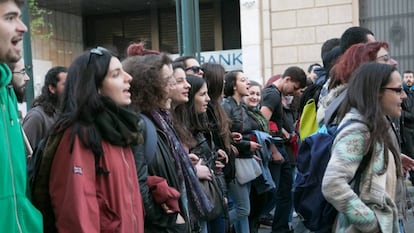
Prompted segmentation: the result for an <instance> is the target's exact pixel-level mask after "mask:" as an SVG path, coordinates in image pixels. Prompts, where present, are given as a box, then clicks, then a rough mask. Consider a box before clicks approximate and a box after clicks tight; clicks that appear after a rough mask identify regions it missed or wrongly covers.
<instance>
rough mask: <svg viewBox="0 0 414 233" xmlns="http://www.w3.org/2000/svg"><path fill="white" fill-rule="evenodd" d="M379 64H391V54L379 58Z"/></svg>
mask: <svg viewBox="0 0 414 233" xmlns="http://www.w3.org/2000/svg"><path fill="white" fill-rule="evenodd" d="M375 60H376V61H377V62H380V63H381V62H382V63H386V64H387V63H389V61H390V60H391V56H390V55H389V54H384V55H382V56H379V57H377V58H376V59H375Z"/></svg>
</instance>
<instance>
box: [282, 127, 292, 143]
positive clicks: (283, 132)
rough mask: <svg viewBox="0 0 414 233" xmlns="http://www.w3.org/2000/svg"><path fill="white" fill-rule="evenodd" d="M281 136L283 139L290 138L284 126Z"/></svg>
mask: <svg viewBox="0 0 414 233" xmlns="http://www.w3.org/2000/svg"><path fill="white" fill-rule="evenodd" d="M282 138H283V140H285V141H286V140H289V139H290V134H289V133H288V131H286V130H285V129H284V128H282Z"/></svg>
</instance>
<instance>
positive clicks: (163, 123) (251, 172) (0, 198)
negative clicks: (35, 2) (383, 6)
mask: <svg viewBox="0 0 414 233" xmlns="http://www.w3.org/2000/svg"><path fill="white" fill-rule="evenodd" d="M22 4H23V2H22V1H20V0H4V1H0V14H1V16H2V17H1V18H0V32H1V33H0V39H1V40H2V41H3V43H2V44H1V45H0V63H1V64H0V104H1V111H2V114H1V116H0V117H1V118H2V120H0V134H1V137H2V138H3V140H1V145H0V161H2V162H1V163H0V168H1V169H0V177H1V178H0V187H1V188H0V190H1V191H0V203H1V206H2V211H1V212H2V214H1V215H0V229H1V231H2V232H25V233H26V232H33V233H40V232H88V233H89V232H125V233H127V232H128V233H129V232H138V233H143V232H148V233H151V232H154V233H159V232H166V233H173V232H177V233H178V232H180V233H185V232H188V233H191V232H201V233H230V232H234V233H257V232H258V229H259V226H260V224H265V223H266V224H269V225H271V232H272V233H288V232H294V229H293V228H292V216H293V215H294V214H296V213H295V211H294V208H293V203H292V185H293V182H294V177H295V164H296V158H297V156H300V154H299V155H298V147H299V145H300V142H301V140H303V139H304V137H305V136H303V135H304V134H302V132H300V129H301V128H302V127H303V125H304V124H308V123H309V122H308V121H309V120H313V121H315V122H316V124H317V127H318V128H323V127H324V126H327V125H330V124H333V123H335V124H338V125H339V126H341V125H345V124H346V126H345V127H344V129H343V130H342V131H341V132H340V133H339V134H338V135H337V137H336V138H335V140H334V143H333V144H332V157H331V159H330V161H329V164H328V166H327V168H326V173H325V175H324V178H323V181H322V192H323V195H324V196H325V198H326V200H327V201H328V202H330V203H331V204H332V205H333V206H334V207H335V209H337V210H338V212H339V214H338V215H337V217H336V221H335V223H334V225H332V226H329V227H328V228H327V229H321V230H320V231H317V232H338V233H349V232H387V233H388V232H393V233H399V232H400V233H404V232H406V231H405V230H404V219H406V214H407V209H408V207H407V203H408V200H407V194H406V182H405V179H406V177H408V178H409V181H411V182H412V183H413V184H414V160H413V159H412V157H414V141H413V140H414V139H413V136H414V126H413V124H414V102H413V101H414V97H413V93H414V92H413V91H414V86H413V84H414V76H413V72H412V71H410V70H407V71H405V72H403V76H401V74H400V72H399V71H398V70H397V62H396V61H395V60H393V59H392V58H391V56H390V55H389V50H390V48H389V45H388V44H387V43H386V42H381V41H375V38H374V34H373V33H372V32H371V31H370V30H368V29H366V28H362V27H351V28H349V29H347V30H346V31H345V32H344V33H343V34H342V36H341V38H332V39H329V40H327V41H326V42H325V43H324V45H323V46H322V49H321V59H322V61H323V65H320V64H317V63H316V64H311V65H310V66H309V68H308V70H307V72H305V71H304V70H303V69H301V68H300V67H297V66H292V67H289V68H287V69H286V70H285V71H284V72H283V73H282V74H280V75H275V76H273V77H271V78H270V79H269V80H268V81H267V83H266V85H264V86H262V85H261V84H260V83H258V82H255V81H253V80H249V77H247V76H246V74H245V73H243V71H241V70H234V71H227V72H226V71H225V69H224V68H223V67H222V66H221V65H220V64H215V63H204V64H202V65H200V63H199V62H198V61H197V59H196V57H192V56H182V57H179V58H177V59H175V60H172V59H171V57H170V56H169V54H167V53H164V52H159V51H155V50H149V49H146V48H145V46H144V43H143V42H139V43H132V44H131V45H130V46H129V47H128V49H127V58H126V59H124V60H123V61H121V60H119V58H118V57H117V55H116V54H114V53H113V52H112V51H109V50H108V49H106V48H103V47H96V48H92V49H90V50H89V51H86V52H84V53H83V54H82V55H81V56H79V57H77V58H76V59H75V60H74V61H73V62H72V64H71V65H70V66H69V67H68V68H66V67H62V66H56V67H53V68H51V69H50V70H49V71H48V72H47V74H46V76H45V81H44V86H43V88H42V91H41V94H40V96H38V97H37V98H36V99H35V100H34V101H33V103H30V104H31V106H32V108H31V109H30V110H29V111H28V113H27V114H26V115H25V116H21V115H19V114H18V110H17V102H23V101H24V93H25V83H26V82H27V81H28V80H29V77H28V76H27V74H26V72H25V69H24V65H23V64H22V59H21V51H20V47H19V45H18V43H19V42H20V41H21V40H22V36H23V33H25V32H26V31H27V27H26V26H25V25H24V23H23V22H22V21H21V19H20V17H21V11H20V7H21V6H22ZM311 90H312V97H316V106H317V110H316V109H315V112H314V113H313V114H314V118H313V119H311V118H309V117H308V118H306V120H307V121H305V120H304V119H305V118H303V117H301V116H302V115H303V114H304V112H303V104H302V103H303V102H304V100H303V99H304V98H305V96H309V95H310V94H309V93H310V91H311ZM315 90H316V92H315ZM301 98H302V100H301ZM302 113H303V114H302ZM349 121H352V122H351V123H349ZM311 131H312V132H315V131H316V129H314V130H311ZM312 132H310V133H309V134H311V133H312ZM299 135H300V136H299ZM39 151H40V152H39ZM39 153H40V155H41V157H40V159H39V158H38V157H35V155H37V154H39ZM364 158H365V159H364ZM35 159H36V160H37V159H39V161H40V162H39V163H40V165H39V166H34V167H33V166H30V168H31V169H34V170H32V171H29V173H28V171H27V170H28V169H27V167H28V166H29V165H28V164H34V163H35V162H36V161H35V162H33V161H34V160H35ZM363 160H364V161H365V160H367V161H368V162H367V163H366V164H365V163H364V166H365V168H364V172H363V173H362V176H361V179H360V183H358V185H359V189H360V192H359V193H358V194H357V193H355V190H354V189H353V188H352V185H351V183H352V182H353V178H354V176H355V173H356V172H357V170H358V167H359V166H360V164H361V163H362V161H363ZM28 174H35V175H36V176H35V178H32V176H29V177H28ZM28 183H30V185H28Z"/></svg>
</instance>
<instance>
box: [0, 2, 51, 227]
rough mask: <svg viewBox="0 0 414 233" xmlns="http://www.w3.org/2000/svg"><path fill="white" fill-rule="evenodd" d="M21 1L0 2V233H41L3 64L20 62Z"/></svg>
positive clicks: (9, 77) (9, 76) (23, 28)
mask: <svg viewBox="0 0 414 233" xmlns="http://www.w3.org/2000/svg"><path fill="white" fill-rule="evenodd" d="M22 5H23V1H22V0H0V41H1V43H0V106H1V108H0V111H1V113H0V118H1V119H0V138H1V140H0V206H1V218H0V232H19V233H23V232H43V226H42V215H41V214H40V212H39V211H38V210H37V209H36V208H35V207H34V206H33V205H32V204H31V203H30V200H29V198H28V197H27V193H28V191H27V178H26V177H27V176H26V174H27V173H26V153H25V148H24V141H23V134H22V129H21V125H20V123H19V120H18V114H17V101H16V96H15V94H14V91H13V88H12V87H11V85H10V82H11V80H12V72H11V70H10V68H9V67H8V66H7V64H6V63H16V62H18V61H19V60H20V59H21V45H20V42H21V41H22V39H23V33H25V32H26V31H27V27H26V25H24V23H23V22H22V20H21V16H22V15H21V10H20V7H21V6H22Z"/></svg>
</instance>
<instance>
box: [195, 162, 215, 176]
mask: <svg viewBox="0 0 414 233" xmlns="http://www.w3.org/2000/svg"><path fill="white" fill-rule="evenodd" d="M202 161H203V159H200V160H199V161H198V163H197V164H196V165H195V168H196V172H197V177H198V178H199V179H200V180H211V179H212V176H213V175H212V174H211V170H210V168H209V167H207V166H206V165H202V164H201V162H202Z"/></svg>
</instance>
